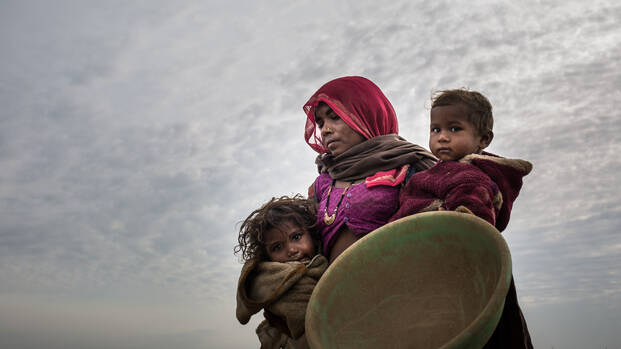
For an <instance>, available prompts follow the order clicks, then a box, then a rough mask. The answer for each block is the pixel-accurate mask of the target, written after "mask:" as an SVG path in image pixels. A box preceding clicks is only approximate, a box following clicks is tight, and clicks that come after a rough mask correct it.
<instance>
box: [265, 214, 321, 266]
mask: <svg viewBox="0 0 621 349" xmlns="http://www.w3.org/2000/svg"><path fill="white" fill-rule="evenodd" d="M265 248H266V249H267V254H268V256H269V257H270V259H271V260H272V261H274V262H291V261H299V262H308V261H310V260H311V258H313V256H314V255H315V244H314V243H313V239H312V238H311V236H310V233H309V232H308V231H306V229H304V228H301V227H299V226H297V225H296V224H293V223H291V222H284V223H282V224H281V225H280V226H279V227H275V228H272V229H270V230H268V231H266V232H265Z"/></svg>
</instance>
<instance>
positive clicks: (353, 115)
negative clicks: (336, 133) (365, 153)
mask: <svg viewBox="0 0 621 349" xmlns="http://www.w3.org/2000/svg"><path fill="white" fill-rule="evenodd" d="M319 102H324V103H326V104H327V105H328V106H329V107H330V108H331V109H332V110H333V111H334V112H335V113H336V114H338V116H340V117H341V119H343V121H344V122H345V123H346V124H347V125H348V126H349V127H351V129H352V130H354V131H356V132H358V133H360V134H361V135H362V136H363V137H364V138H366V139H371V138H373V137H377V136H383V135H388V134H398V133H399V126H398V123H397V117H396V115H395V110H394V109H393V107H392V104H390V102H389V101H388V98H386V96H384V94H383V93H382V91H381V90H380V89H379V87H377V85H375V84H374V83H373V82H371V80H369V79H366V78H363V77H361V76H346V77H342V78H338V79H334V80H332V81H330V82H328V83H326V84H325V85H323V86H321V88H320V89H319V90H317V92H315V94H313V96H312V97H311V98H310V99H309V100H308V102H306V104H304V112H305V113H306V128H305V130H304V139H305V140H306V143H308V145H310V146H311V148H313V149H314V150H315V151H317V152H318V153H327V152H328V149H327V148H325V147H324V146H323V144H322V143H321V135H320V134H319V132H318V130H317V125H316V123H315V107H317V104H319Z"/></svg>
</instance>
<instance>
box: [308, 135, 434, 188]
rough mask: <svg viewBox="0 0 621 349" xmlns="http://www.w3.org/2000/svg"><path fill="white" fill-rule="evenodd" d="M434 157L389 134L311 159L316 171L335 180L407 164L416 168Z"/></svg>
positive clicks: (421, 166)
mask: <svg viewBox="0 0 621 349" xmlns="http://www.w3.org/2000/svg"><path fill="white" fill-rule="evenodd" d="M436 161H437V160H436V158H435V156H433V154H431V153H430V152H429V151H427V150H426V149H425V148H423V147H421V146H419V145H416V144H413V143H410V142H408V141H406V140H405V139H403V138H401V137H400V136H398V135H396V134H389V135H385V136H377V137H373V138H371V139H369V140H366V141H364V142H362V143H360V144H357V145H355V146H353V147H351V148H349V149H348V150H347V151H345V152H344V153H342V154H340V155H338V156H333V155H332V154H329V153H325V154H321V155H319V156H318V157H317V159H316V160H315V163H316V164H317V168H318V170H319V173H323V172H328V174H329V175H330V177H332V179H335V180H342V181H354V180H357V179H362V178H366V177H369V176H372V175H374V174H376V173H377V172H378V171H386V170H391V169H395V168H398V167H401V166H403V165H407V164H410V165H411V166H412V167H414V168H415V169H416V171H417V172H418V171H422V170H426V169H428V168H429V167H431V166H433V165H434V164H435V162H436Z"/></svg>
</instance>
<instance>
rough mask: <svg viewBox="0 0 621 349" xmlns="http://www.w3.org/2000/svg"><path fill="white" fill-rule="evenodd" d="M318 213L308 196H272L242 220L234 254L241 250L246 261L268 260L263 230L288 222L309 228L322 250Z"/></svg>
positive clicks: (316, 243) (317, 245)
mask: <svg viewBox="0 0 621 349" xmlns="http://www.w3.org/2000/svg"><path fill="white" fill-rule="evenodd" d="M315 215H316V208H315V202H314V201H312V200H308V199H305V198H304V197H302V196H301V195H299V194H298V195H295V196H293V197H288V196H281V197H279V198H275V197H273V198H272V199H271V200H270V201H268V202H266V203H265V204H264V205H263V206H261V207H260V208H258V209H256V210H254V211H253V212H252V213H251V214H250V215H249V216H248V218H246V219H245V220H244V222H243V223H242V224H241V227H240V228H239V236H238V237H237V241H238V242H239V245H237V246H235V248H234V250H233V251H234V253H235V254H238V253H239V252H241V256H242V259H243V260H244V261H249V260H253V259H258V260H264V261H265V260H269V256H268V254H267V249H266V248H265V241H264V240H263V234H264V233H265V232H267V231H268V230H270V229H272V228H278V227H279V226H280V225H281V224H283V223H286V222H290V223H292V224H295V225H297V226H299V227H300V228H304V230H306V231H308V232H309V234H310V235H311V238H312V240H313V242H314V243H315V248H316V250H317V251H319V248H320V247H319V246H320V241H321V238H320V237H319V233H318V232H317V230H316V229H315V222H316V217H315Z"/></svg>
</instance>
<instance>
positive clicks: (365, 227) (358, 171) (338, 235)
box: [304, 76, 436, 262]
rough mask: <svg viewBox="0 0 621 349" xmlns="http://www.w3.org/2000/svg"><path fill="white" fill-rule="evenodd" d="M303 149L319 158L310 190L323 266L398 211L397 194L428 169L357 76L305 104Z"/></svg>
mask: <svg viewBox="0 0 621 349" xmlns="http://www.w3.org/2000/svg"><path fill="white" fill-rule="evenodd" d="M304 111H305V112H306V116H307V119H306V129H305V134H304V137H305V139H306V142H307V143H308V144H309V145H310V147H311V148H313V149H314V150H315V151H317V152H318V153H319V156H318V157H317V160H316V163H317V166H318V170H319V176H318V177H317V179H316V180H315V183H314V184H313V185H312V186H311V188H309V197H314V198H315V200H316V202H317V203H318V209H317V225H318V229H319V231H320V232H321V236H322V242H323V251H324V254H325V255H326V256H327V257H328V258H329V260H330V262H332V261H334V259H335V258H336V257H337V256H338V255H339V254H341V253H342V252H343V251H344V250H345V249H347V248H348V247H349V246H350V245H352V244H353V243H354V242H355V241H356V240H358V239H359V238H360V237H362V236H364V235H365V234H367V233H368V232H370V231H372V230H374V229H376V228H379V227H380V226H382V225H384V224H386V223H387V222H388V219H389V218H390V216H391V215H392V214H393V213H395V211H396V210H397V208H398V196H399V189H400V187H401V184H402V183H403V182H404V180H405V179H406V178H407V177H408V176H409V175H411V174H412V173H413V172H414V171H421V170H424V169H427V168H429V167H431V166H432V165H433V164H434V163H435V161H436V160H435V157H434V156H433V155H432V154H431V153H429V152H428V151H427V150H425V149H424V148H422V147H420V146H418V145H415V144H412V143H409V142H407V141H406V140H404V139H403V138H401V137H399V136H398V132H399V128H398V123H397V118H396V116H395V111H394V109H393V107H392V105H391V104H390V102H389V101H388V99H387V98H386V96H384V94H383V93H382V91H381V90H380V89H379V87H377V86H376V85H375V84H374V83H373V82H371V81H370V80H368V79H365V78H363V77H359V76H350V77H343V78H338V79H335V80H332V81H330V82H328V83H326V84H325V85H323V86H322V87H321V88H320V89H319V90H318V91H317V92H315V94H313V96H312V97H311V98H310V99H309V100H308V102H306V104H305V105H304Z"/></svg>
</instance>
